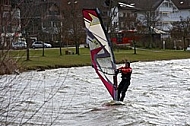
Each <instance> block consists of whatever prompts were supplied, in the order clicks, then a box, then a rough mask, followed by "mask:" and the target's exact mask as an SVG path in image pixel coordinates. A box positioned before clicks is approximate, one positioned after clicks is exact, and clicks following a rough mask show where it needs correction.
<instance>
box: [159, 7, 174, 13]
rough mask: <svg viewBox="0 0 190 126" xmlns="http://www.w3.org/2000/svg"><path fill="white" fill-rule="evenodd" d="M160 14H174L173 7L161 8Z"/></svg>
mask: <svg viewBox="0 0 190 126" xmlns="http://www.w3.org/2000/svg"><path fill="white" fill-rule="evenodd" d="M158 11H160V12H173V8H172V7H160V8H159V10H158Z"/></svg>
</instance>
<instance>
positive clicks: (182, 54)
mask: <svg viewBox="0 0 190 126" xmlns="http://www.w3.org/2000/svg"><path fill="white" fill-rule="evenodd" d="M66 50H67V49H66V48H62V55H61V56H60V54H59V48H55V49H45V53H44V54H45V55H44V56H42V49H38V50H34V49H30V60H29V61H26V50H14V51H10V52H9V55H10V56H11V57H13V58H16V59H17V60H18V63H19V64H20V66H22V67H23V68H24V69H26V70H33V69H38V68H43V69H50V68H60V67H72V66H86V65H91V59H90V52H89V49H88V48H80V55H76V54H74V55H65V51H66ZM69 50H71V51H73V52H75V48H69ZM114 54H115V59H116V62H117V63H123V61H124V60H126V59H127V60H129V61H131V62H135V61H154V60H170V59H186V58H190V52H187V51H182V50H180V51H179V50H153V49H152V50H143V49H137V54H134V50H115V51H114Z"/></svg>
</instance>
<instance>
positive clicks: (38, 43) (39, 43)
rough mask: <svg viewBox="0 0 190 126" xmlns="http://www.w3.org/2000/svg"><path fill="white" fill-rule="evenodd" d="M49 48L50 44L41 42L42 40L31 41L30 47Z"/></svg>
mask: <svg viewBox="0 0 190 126" xmlns="http://www.w3.org/2000/svg"><path fill="white" fill-rule="evenodd" d="M43 47H44V48H51V47H52V45H51V44H49V43H45V42H42V41H35V42H33V43H32V48H43Z"/></svg>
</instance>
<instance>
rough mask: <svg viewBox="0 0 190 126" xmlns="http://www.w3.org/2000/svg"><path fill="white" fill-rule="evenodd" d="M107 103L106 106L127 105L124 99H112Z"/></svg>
mask: <svg viewBox="0 0 190 126" xmlns="http://www.w3.org/2000/svg"><path fill="white" fill-rule="evenodd" d="M105 105H106V106H115V105H125V103H124V102H122V101H116V100H112V101H109V102H107V103H105Z"/></svg>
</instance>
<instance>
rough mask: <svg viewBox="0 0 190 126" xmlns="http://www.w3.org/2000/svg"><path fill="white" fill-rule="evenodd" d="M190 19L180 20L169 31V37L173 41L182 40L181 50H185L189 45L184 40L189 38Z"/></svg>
mask: <svg viewBox="0 0 190 126" xmlns="http://www.w3.org/2000/svg"><path fill="white" fill-rule="evenodd" d="M189 33H190V18H189V17H188V18H186V19H183V18H182V17H181V18H180V21H177V22H174V23H173V29H172V30H171V36H172V38H174V39H177V40H182V41H183V49H184V51H185V50H186V48H187V46H188V45H189V41H188V43H186V40H188V38H189V37H190V34H189Z"/></svg>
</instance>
